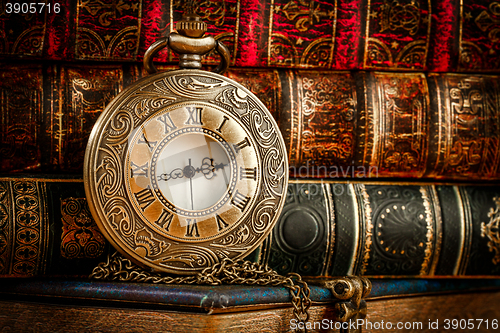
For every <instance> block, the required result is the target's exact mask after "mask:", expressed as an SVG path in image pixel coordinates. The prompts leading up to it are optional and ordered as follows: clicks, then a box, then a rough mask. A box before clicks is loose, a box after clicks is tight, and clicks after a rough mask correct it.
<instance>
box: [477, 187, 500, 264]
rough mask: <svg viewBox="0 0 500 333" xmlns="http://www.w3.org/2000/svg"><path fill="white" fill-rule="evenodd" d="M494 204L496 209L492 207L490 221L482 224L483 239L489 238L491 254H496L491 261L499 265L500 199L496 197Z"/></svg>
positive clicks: (489, 215)
mask: <svg viewBox="0 0 500 333" xmlns="http://www.w3.org/2000/svg"><path fill="white" fill-rule="evenodd" d="M493 202H494V203H495V207H494V208H493V207H491V208H490V211H489V212H488V217H489V218H490V221H489V222H488V224H486V223H485V222H481V238H484V237H487V238H488V240H489V241H488V248H489V249H490V252H495V256H494V257H493V259H491V261H492V262H493V264H494V265H498V264H499V263H500V198H499V197H494V198H493Z"/></svg>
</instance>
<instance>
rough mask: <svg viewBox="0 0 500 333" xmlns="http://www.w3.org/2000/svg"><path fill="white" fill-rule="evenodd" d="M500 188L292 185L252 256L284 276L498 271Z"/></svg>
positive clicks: (494, 273)
mask: <svg viewBox="0 0 500 333" xmlns="http://www.w3.org/2000/svg"><path fill="white" fill-rule="evenodd" d="M499 194H500V191H499V189H498V187H494V186H491V187H488V186H482V187H480V186H449V185H416V184H415V185H401V184H394V183H393V184H390V185H389V184H376V185H370V184H363V183H349V182H343V183H333V182H291V184H290V185H289V189H288V195H287V201H286V204H285V206H284V209H283V212H282V214H281V216H280V219H279V220H278V222H277V224H276V226H275V227H274V229H273V233H272V235H270V236H269V237H268V238H267V239H266V240H265V242H264V243H263V245H262V246H261V247H260V248H259V249H258V253H255V254H254V255H255V256H256V257H257V258H258V260H259V261H260V262H261V263H266V264H269V265H270V266H271V267H272V268H273V269H275V270H276V271H277V272H278V273H280V274H286V273H288V272H296V273H299V274H301V275H304V276H314V277H320V276H338V275H351V274H354V275H364V276H370V277H384V278H387V277H398V278H400V277H436V276H454V277H460V276H468V277H473V276H498V275H499V273H500V265H499V264H500V257H499V253H500V252H499V251H500V249H499V246H500V244H499V243H498V239H497V238H496V236H495V235H496V234H495V232H496V231H495V230H496V229H495V228H496V224H497V223H498V217H499V216H500V215H499V214H500V201H499V200H500V199H499V198H500V197H499V196H498V195H499Z"/></svg>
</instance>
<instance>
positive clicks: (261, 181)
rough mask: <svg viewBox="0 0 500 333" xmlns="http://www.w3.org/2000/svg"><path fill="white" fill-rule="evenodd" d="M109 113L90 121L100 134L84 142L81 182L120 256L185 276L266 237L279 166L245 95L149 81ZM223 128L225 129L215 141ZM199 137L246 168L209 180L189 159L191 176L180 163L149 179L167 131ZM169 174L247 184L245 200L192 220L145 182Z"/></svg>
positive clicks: (223, 85) (273, 130)
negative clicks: (87, 148) (222, 138)
mask: <svg viewBox="0 0 500 333" xmlns="http://www.w3.org/2000/svg"><path fill="white" fill-rule="evenodd" d="M162 96H163V97H162ZM110 105H111V107H110V108H109V109H107V110H106V111H105V112H104V113H103V116H101V118H100V119H99V121H98V122H97V125H96V126H98V128H100V129H99V130H96V131H97V133H99V135H96V136H95V139H94V141H93V142H91V143H90V144H89V145H92V146H93V147H95V150H94V151H91V152H89V153H88V154H90V157H88V158H87V160H89V162H90V164H89V165H87V166H86V171H85V172H86V175H85V177H86V178H87V179H90V181H86V184H88V186H90V187H91V188H90V189H88V190H89V191H90V192H92V193H93V195H92V197H93V200H92V202H91V205H93V206H94V207H93V208H94V210H96V211H98V212H100V213H99V215H100V218H103V219H104V220H103V221H100V223H101V224H104V225H106V226H105V227H104V228H105V229H106V231H107V233H106V234H108V235H109V236H110V237H111V238H112V239H113V240H114V243H115V244H119V245H120V247H121V248H122V251H123V252H124V253H126V254H128V255H129V256H130V257H133V258H134V259H135V260H136V261H139V262H142V263H143V264H145V265H147V266H151V267H154V268H155V269H157V270H160V271H166V272H177V273H182V274H193V273H195V272H198V271H200V270H202V269H203V268H205V267H208V266H212V265H213V264H214V263H217V262H219V261H220V260H222V259H224V258H233V259H234V258H240V257H242V256H244V255H245V254H246V253H247V252H248V251H251V250H252V249H253V248H255V246H256V244H258V242H260V241H261V240H262V239H263V238H264V237H265V236H266V235H267V234H268V233H269V232H270V230H271V228H272V226H273V225H274V223H275V222H276V220H277V218H278V215H279V211H280V209H281V207H282V206H283V204H284V192H285V188H286V183H287V177H286V176H287V173H286V170H287V169H288V166H287V161H286V155H285V148H284V143H283V140H282V139H280V137H279V135H278V128H277V125H276V123H275V122H274V121H273V120H272V117H271V115H270V114H269V113H268V111H266V110H265V108H264V107H263V106H262V103H260V102H259V101H257V100H256V99H255V97H254V96H253V95H252V94H251V93H250V92H249V91H248V90H246V89H245V88H244V87H242V86H240V85H239V84H237V83H234V82H232V81H230V80H228V79H227V78H225V77H223V76H220V75H216V74H207V73H206V72H202V71H197V70H181V71H174V72H166V73H162V74H157V75H154V76H151V77H150V79H149V80H143V81H141V84H140V86H137V87H134V86H132V87H129V88H128V89H127V90H126V91H124V92H123V93H122V94H120V95H119V96H118V97H117V98H116V99H115V100H114V101H113V102H112V103H111V104H110ZM202 110H204V111H203V116H201V115H202ZM231 124H233V125H231ZM193 126H194V127H193ZM196 126H200V130H201V129H203V131H204V132H203V131H202V132H200V131H198V130H197V129H196V128H197V127H196ZM206 126H208V127H207V129H206V130H205V127H206ZM210 126H211V127H210ZM228 126H229V127H228ZM230 126H233V127H234V129H237V131H235V130H232V129H231V128H233V127H230ZM147 128H149V129H150V130H151V132H147V131H146V129H147ZM226 128H227V129H231V130H230V131H229V132H227V133H226V134H223V133H225V132H224V129H226ZM206 131H211V133H212V132H213V133H220V135H222V136H224V135H229V137H230V138H232V139H230V140H229V139H228V140H229V141H228V142H227V143H225V144H223V145H222V144H221V143H220V142H219V141H217V140H216V142H215V143H217V145H218V146H221V148H220V149H223V150H224V151H226V153H225V154H226V155H227V156H228V158H230V160H231V161H232V160H234V161H235V162H234V163H237V164H238V163H243V162H242V161H246V162H245V164H241V165H238V167H237V168H236V167H235V168H232V169H231V172H230V173H228V174H226V175H225V176H224V174H223V172H222V169H224V168H225V165H229V163H228V162H223V163H222V162H221V161H215V162H216V163H218V164H217V172H215V173H216V174H217V176H213V177H208V178H207V177H204V176H203V175H204V173H203V172H202V171H203V170H202V169H201V167H200V172H196V170H197V169H196V168H197V167H198V166H199V165H202V162H203V161H201V160H200V161H196V162H195V161H194V160H193V165H192V166H191V167H192V169H193V170H194V171H195V172H194V173H189V172H188V171H190V170H191V169H189V170H188V169H185V168H186V167H185V166H183V165H179V166H175V167H172V168H167V169H168V170H167V169H165V170H164V171H163V169H158V170H159V171H158V172H159V173H158V174H156V171H155V170H156V165H157V164H156V163H160V162H161V163H165V161H163V160H162V159H163V157H161V156H162V155H161V154H162V152H163V151H164V150H166V149H167V146H168V144H170V143H162V142H164V141H165V140H167V138H170V136H171V135H172V133H179V136H178V137H179V138H181V137H184V136H186V135H192V136H193V135H194V136H196V135H198V136H199V137H207V135H208V134H207V133H208V132H206ZM144 133H149V134H147V135H149V136H146V134H144ZM188 133H189V134H188ZM228 133H229V134H228ZM238 133H239V134H238ZM214 135H215V134H214ZM217 135H219V134H217ZM231 135H232V137H231ZM168 140H171V141H168V142H174V143H175V140H177V139H174V138H173V137H172V138H170V139H168ZM165 142H167V141H165ZM224 142H225V141H224ZM215 143H214V144H215ZM135 147H137V148H135ZM247 147H248V148H247ZM249 154H250V155H249ZM147 156H150V157H147ZM151 156H156V159H153V158H152V157H151ZM204 156H206V155H204ZM240 156H247V157H244V159H243V157H240ZM245 159H247V160H245ZM134 161H135V162H134ZM186 162H187V160H186ZM132 163H133V164H132ZM152 163H153V164H154V165H153V164H152ZM190 163H191V162H190ZM200 163H201V164H200ZM221 163H222V164H221ZM231 163H233V162H231ZM247 163H256V164H255V165H253V164H248V165H247ZM190 165H191V164H190ZM262 165H263V166H265V167H261V166H262ZM215 168H216V164H214V166H213V170H214V171H215V170H216V169H215ZM174 169H176V170H177V169H178V170H182V174H183V175H184V171H186V172H187V173H186V175H187V176H186V177H181V178H179V177H177V176H176V177H174V178H175V180H179V179H180V180H181V181H187V182H189V181H190V179H191V177H202V178H204V179H206V180H207V181H210V180H211V179H212V178H213V179H223V176H224V177H231V179H233V178H234V179H235V181H248V182H251V183H249V184H253V185H251V186H252V187H250V188H251V189H252V190H251V191H254V192H248V193H247V192H245V191H247V190H244V189H243V188H240V189H239V190H238V188H237V187H236V188H230V189H229V190H227V189H226V190H225V191H226V194H224V195H223V196H222V197H221V199H220V201H217V205H214V206H213V207H212V206H208V208H206V209H205V208H203V209H202V211H204V212H205V211H206V212H207V214H206V215H207V217H206V218H204V219H201V218H200V217H198V215H196V214H197V213H196V212H197V211H196V210H194V211H193V212H192V211H191V210H192V208H187V207H184V208H183V209H181V208H182V206H179V208H178V209H177V208H176V207H177V206H176V205H166V203H165V202H164V201H162V200H160V199H158V198H160V197H162V196H163V194H162V192H161V191H163V190H161V189H160V188H158V189H155V188H154V186H153V181H152V180H151V179H152V178H151V177H154V179H157V176H161V175H163V174H165V173H167V174H168V175H170V173H171V172H173V171H172V170H174ZM131 170H132V171H131ZM209 171H210V170H209ZM225 172H226V171H225ZM153 174H154V175H153ZM165 177H166V176H165ZM150 178H151V179H150ZM166 178H168V177H166ZM170 178H172V177H170ZM228 179H229V178H228ZM231 181H232V180H231ZM163 183H166V181H164V182H163ZM155 184H156V183H155ZM150 189H151V190H150ZM158 191H160V192H158ZM227 191H229V192H227ZM242 191H243V192H242ZM248 191H249V190H248ZM159 193H160V194H161V195H160V194H159ZM165 200H167V201H168V200H170V199H165ZM224 205H226V206H227V207H226V208H224V210H220V211H218V209H219V208H217V207H219V206H220V207H222V206H224ZM189 207H191V206H189ZM200 209H201V208H200ZM178 214H181V215H182V214H184V215H185V216H184V215H182V216H180V215H178ZM218 214H220V215H218ZM96 220H97V218H96ZM200 221H201V222H200ZM205 221H209V222H205ZM210 221H211V222H210ZM98 223H99V222H98ZM207 223H209V224H210V223H211V224H210V225H209V226H207ZM101 227H103V226H102V225H101ZM207 228H212V229H207ZM207 230H212V231H207ZM180 240H182V241H180Z"/></svg>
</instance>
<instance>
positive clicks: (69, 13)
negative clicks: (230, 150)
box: [0, 0, 500, 72]
mask: <svg viewBox="0 0 500 333" xmlns="http://www.w3.org/2000/svg"><path fill="white" fill-rule="evenodd" d="M185 5H186V4H185V3H184V2H182V1H174V0H169V1H157V0H141V1H137V2H135V3H133V4H129V3H126V2H116V1H112V0H105V1H99V2H85V1H80V2H77V1H70V0H63V1H58V2H57V6H56V7H54V6H55V4H46V5H45V7H43V6H40V5H37V6H36V12H35V13H33V12H31V13H29V12H28V13H27V11H30V10H32V9H31V8H29V6H24V7H23V6H21V4H19V5H18V6H16V7H14V5H13V3H11V5H8V4H5V5H2V6H3V7H0V9H1V11H0V12H1V13H2V14H0V31H2V34H1V35H0V37H1V40H2V42H1V43H0V56H2V57H4V58H13V57H15V58H19V57H20V58H27V59H33V58H35V59H50V60H61V59H62V60H96V61H116V60H119V61H140V60H141V59H142V55H143V54H144V52H145V50H146V49H147V47H148V46H149V45H150V44H151V43H152V42H153V41H154V40H156V39H157V38H159V37H160V36H162V35H164V34H166V33H168V32H171V31H173V26H174V25H173V23H174V22H176V21H178V20H179V19H180V18H181V15H182V13H183V11H184V10H185V9H186V8H185ZM33 9H35V8H33ZM194 10H195V12H196V13H197V14H198V15H200V16H201V17H202V19H203V20H204V21H205V22H207V23H208V25H209V31H210V33H211V34H212V35H214V36H215V38H216V39H218V40H222V41H223V42H224V43H225V44H226V45H227V46H228V47H229V49H230V51H231V55H232V59H233V60H232V65H235V66H240V67H286V68H315V69H337V70H354V69H361V70H399V71H416V70H417V71H418V70H420V71H436V72H453V71H462V72H463V71H465V72H478V71H484V72H490V71H498V70H500V62H499V60H498V59H499V57H498V52H500V50H499V47H498V43H497V42H498V36H497V35H498V33H497V30H498V23H497V22H498V20H499V17H500V16H499V10H498V5H497V4H496V3H495V2H493V3H490V2H489V1H479V2H478V1H458V0H446V1H432V2H431V1H423V0H420V1H412V2H409V3H404V4H401V3H399V2H387V1H382V0H356V1H346V0H336V1H326V2H325V1H324V2H310V3H309V2H304V1H291V0H276V1H269V0H268V1H256V0H230V1H222V2H221V1H211V2H197V3H196V4H195V5H194ZM158 59H159V60H161V61H165V62H170V61H172V60H173V59H174V57H173V56H172V54H171V53H169V52H168V51H165V52H162V53H161V54H160V55H159V57H158ZM216 62H218V59H217V56H215V55H214V54H210V55H209V56H208V59H207V61H206V63H207V64H214V63H216Z"/></svg>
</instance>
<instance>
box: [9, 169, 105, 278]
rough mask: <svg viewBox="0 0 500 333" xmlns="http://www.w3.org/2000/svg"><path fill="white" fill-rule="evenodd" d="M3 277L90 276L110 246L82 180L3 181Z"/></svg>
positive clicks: (29, 179) (32, 179)
mask: <svg viewBox="0 0 500 333" xmlns="http://www.w3.org/2000/svg"><path fill="white" fill-rule="evenodd" d="M0 217H1V219H0V276H2V277H29V276H66V275H67V276H82V277H86V276H88V274H89V272H91V271H92V269H93V267H95V266H96V265H97V264H98V263H99V262H101V261H103V260H105V258H106V255H107V254H108V253H109V251H110V246H109V244H108V242H107V241H106V240H105V238H104V236H103V235H102V234H101V232H100V231H99V230H98V228H97V225H96V223H95V221H94V219H93V218H92V216H91V214H90V211H89V208H88V204H87V201H86V199H85V191H84V189H83V183H82V181H81V180H74V179H42V178H38V179H37V178H32V177H28V178H15V179H13V178H11V179H8V178H2V179H0Z"/></svg>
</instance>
